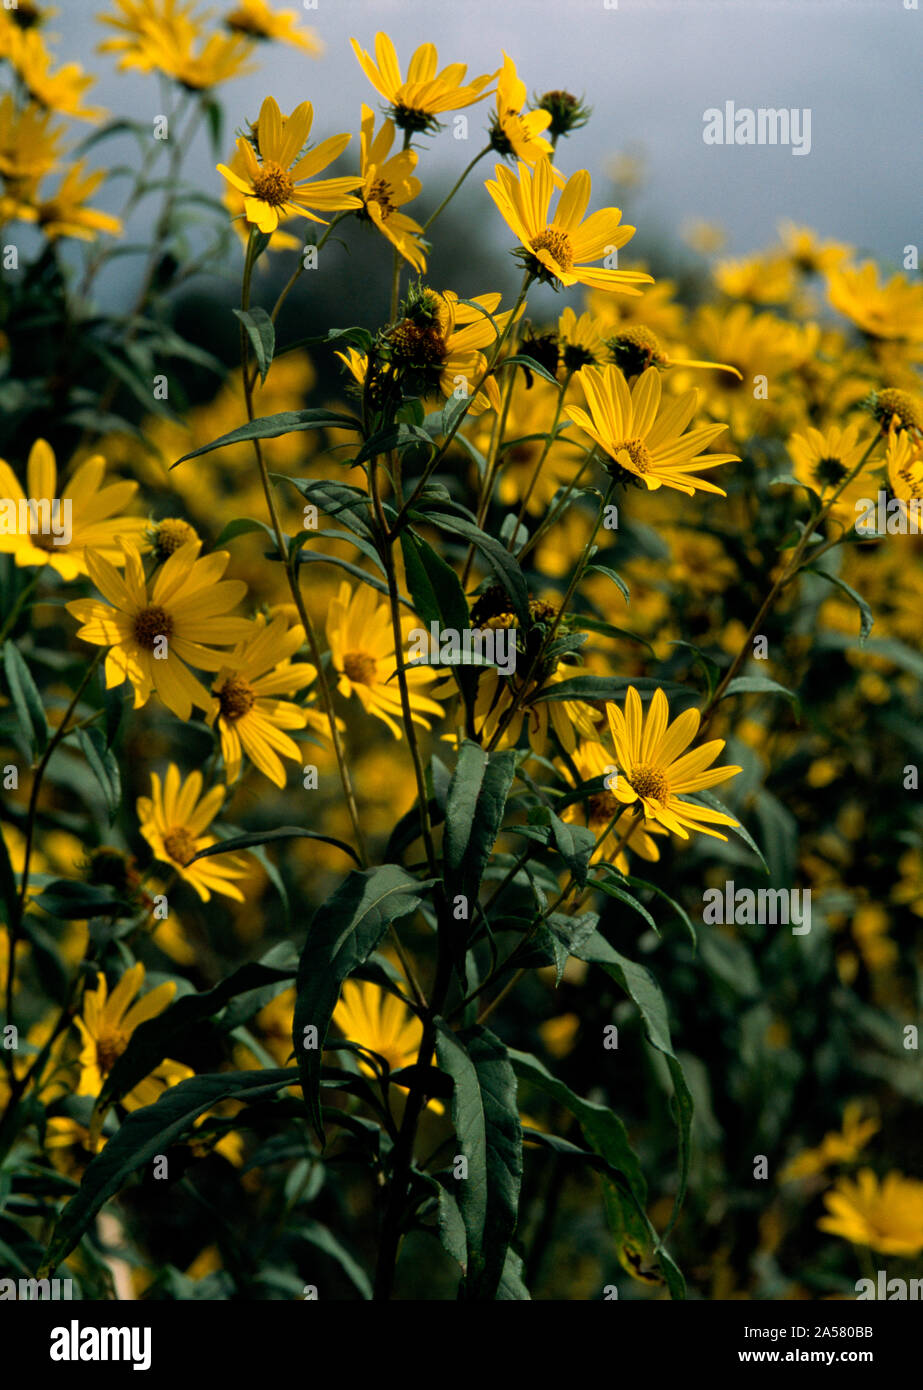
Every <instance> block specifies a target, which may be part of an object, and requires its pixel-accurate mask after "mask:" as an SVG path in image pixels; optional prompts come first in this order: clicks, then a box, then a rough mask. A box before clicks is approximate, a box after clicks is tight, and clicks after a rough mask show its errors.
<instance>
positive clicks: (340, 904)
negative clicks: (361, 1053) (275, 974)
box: [292, 864, 435, 1144]
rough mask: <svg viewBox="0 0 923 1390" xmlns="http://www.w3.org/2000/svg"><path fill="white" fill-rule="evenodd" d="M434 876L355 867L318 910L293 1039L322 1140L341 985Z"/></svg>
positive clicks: (305, 954) (303, 963) (304, 958)
mask: <svg viewBox="0 0 923 1390" xmlns="http://www.w3.org/2000/svg"><path fill="white" fill-rule="evenodd" d="M434 882H435V880H434V879H426V880H424V881H422V882H421V881H419V880H418V879H415V878H413V877H412V876H411V875H410V874H408V873H407V872H406V870H405V869H402V868H401V867H400V865H398V864H383V865H382V866H381V867H380V868H376V869H363V870H362V871H358V870H353V872H352V873H350V874H349V875H348V876H347V877H346V878H345V879H344V881H343V882H342V883H341V884H340V887H339V888H338V889H337V890H336V892H335V893H334V894H333V896H332V897H331V898H329V899H328V901H327V902H326V903H324V904H322V906H321V907H319V908H318V909H317V911H316V912H315V914H314V917H313V918H312V920H311V925H310V927H309V928H308V936H307V940H306V942H305V945H304V950H303V951H302V953H301V960H300V962H299V965H298V980H297V986H296V988H297V995H296V999H295V1017H294V1023H293V1028H292V1040H293V1043H294V1047H295V1056H296V1057H297V1058H298V1070H299V1075H300V1080H301V1087H302V1090H303V1092H304V1098H305V1104H306V1105H307V1108H308V1113H309V1115H310V1117H311V1122H312V1124H313V1125H314V1128H315V1130H316V1131H317V1135H318V1138H319V1139H320V1141H321V1144H323V1142H324V1130H323V1119H322V1116H321V1111H320V1068H321V1054H322V1052H323V1047H324V1043H325V1041H326V1039H327V1033H328V1030H329V1028H330V1020H331V1018H332V1017H333V1011H334V1009H335V1008H336V1004H337V1000H338V998H339V995H340V986H341V984H342V983H343V981H344V980H345V979H346V978H347V976H348V975H350V974H351V973H352V972H353V971H354V970H355V969H356V968H357V966H360V965H363V964H364V963H365V962H366V961H367V960H368V958H369V956H370V955H371V954H372V952H373V951H374V950H375V948H376V946H377V945H378V943H379V941H380V940H381V938H382V936H383V935H384V934H385V932H386V931H387V929H388V927H389V925H390V924H391V923H392V922H394V921H397V920H398V919H399V918H401V917H406V916H408V914H409V913H411V912H414V911H415V910H416V909H417V907H419V905H420V903H421V902H422V900H423V895H424V893H425V891H426V889H427V888H429V887H431V886H432V884H433V883H434ZM309 1026H313V1027H315V1028H316V1029H317V1042H318V1045H317V1047H314V1048H306V1047H305V1029H306V1028H308V1027H309Z"/></svg>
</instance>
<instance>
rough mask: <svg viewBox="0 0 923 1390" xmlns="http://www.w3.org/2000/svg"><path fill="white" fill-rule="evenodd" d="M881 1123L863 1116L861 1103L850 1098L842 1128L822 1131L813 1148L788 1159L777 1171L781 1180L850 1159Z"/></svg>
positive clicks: (811, 1175)
mask: <svg viewBox="0 0 923 1390" xmlns="http://www.w3.org/2000/svg"><path fill="white" fill-rule="evenodd" d="M880 1128H881V1125H880V1124H879V1123H878V1121H877V1120H871V1119H869V1120H863V1118H862V1105H861V1103H860V1102H859V1101H854V1100H853V1101H850V1102H849V1104H848V1105H847V1106H846V1107H845V1109H844V1111H843V1128H842V1132H841V1131H840V1130H837V1129H834V1130H831V1131H830V1132H829V1133H828V1134H825V1135H824V1137H823V1140H822V1141H821V1143H820V1144H819V1145H818V1147H817V1148H816V1149H803V1150H802V1152H801V1153H799V1154H796V1155H795V1157H794V1158H793V1159H792V1160H791V1162H789V1163H787V1164H786V1165H785V1167H784V1168H783V1169H782V1172H781V1173H780V1174H779V1181H780V1182H792V1181H793V1180H794V1179H796V1178H812V1177H815V1176H816V1175H817V1174H818V1173H823V1172H824V1170H825V1169H826V1168H828V1167H830V1166H831V1165H832V1164H834V1163H852V1162H853V1160H854V1159H855V1158H857V1157H858V1154H859V1150H860V1149H864V1148H865V1146H866V1144H867V1143H868V1141H869V1140H870V1139H871V1137H872V1135H873V1134H877V1133H878V1131H879V1129H880Z"/></svg>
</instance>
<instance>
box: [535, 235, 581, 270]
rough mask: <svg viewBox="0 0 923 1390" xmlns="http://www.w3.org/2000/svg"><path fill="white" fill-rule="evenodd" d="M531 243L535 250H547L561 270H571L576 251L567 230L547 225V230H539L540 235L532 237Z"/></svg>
mask: <svg viewBox="0 0 923 1390" xmlns="http://www.w3.org/2000/svg"><path fill="white" fill-rule="evenodd" d="M530 245H531V247H532V250H533V251H547V252H548V254H549V256H550V257H551V259H552V260H553V261H555V262H556V264H557V265H558V266H560V268H561V270H570V268H571V266H572V265H573V264H574V252H573V247H572V246H571V241H570V237H569V236H568V235H567V233H566V232H559V231H558V230H557V228H555V227H547V228H546V229H545V231H543V232H539V234H538V236H534V237H533V238H532V240H531V242H530Z"/></svg>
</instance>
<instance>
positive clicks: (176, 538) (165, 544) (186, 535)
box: [154, 516, 199, 560]
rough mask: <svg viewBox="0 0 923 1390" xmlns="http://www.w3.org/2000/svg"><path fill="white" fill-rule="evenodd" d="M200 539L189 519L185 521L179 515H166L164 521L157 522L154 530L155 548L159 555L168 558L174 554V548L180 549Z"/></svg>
mask: <svg viewBox="0 0 923 1390" xmlns="http://www.w3.org/2000/svg"><path fill="white" fill-rule="evenodd" d="M198 539H199V537H198V535H197V534H196V531H195V528H194V527H192V526H190V525H189V522H188V521H183V520H182V519H181V518H180V517H178V516H167V517H164V519H163V521H160V522H158V523H157V526H156V528H155V532H154V548H155V550H156V551H157V555H158V557H159V558H160V559H162V560H166V559H167V557H168V556H169V555H172V554H173V552H174V550H179V548H180V546H181V545H186V544H187V543H188V542H189V541H197V540H198Z"/></svg>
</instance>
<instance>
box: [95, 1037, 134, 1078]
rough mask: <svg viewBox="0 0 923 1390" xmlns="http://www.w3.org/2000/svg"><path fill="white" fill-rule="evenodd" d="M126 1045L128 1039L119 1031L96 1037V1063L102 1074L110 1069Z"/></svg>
mask: <svg viewBox="0 0 923 1390" xmlns="http://www.w3.org/2000/svg"><path fill="white" fill-rule="evenodd" d="M127 1046H128V1039H127V1038H123V1037H122V1035H121V1034H120V1033H109V1034H107V1035H106V1036H104V1037H102V1038H97V1039H96V1064H97V1066H98V1067H99V1069H100V1071H101V1072H102V1073H103V1074H104V1075H105V1074H106V1073H108V1072H110V1071H111V1070H112V1068H113V1067H114V1066H115V1064H116V1062H117V1061H118V1059H119V1058H120V1057H121V1055H122V1053H123V1052H124V1051H125V1049H126V1047H127Z"/></svg>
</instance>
